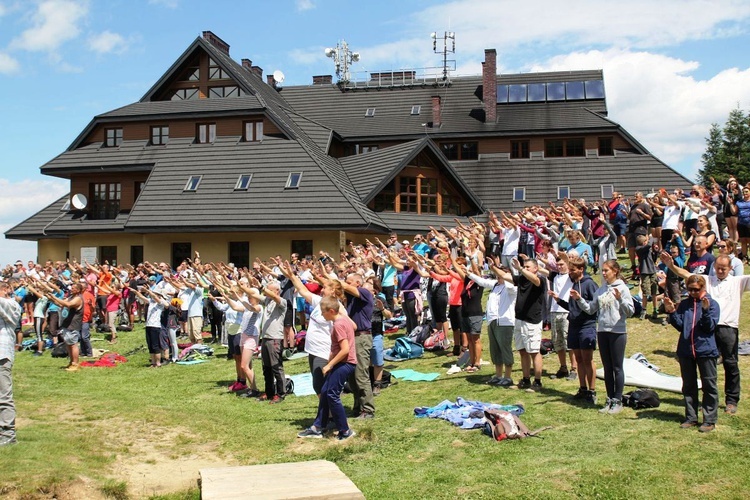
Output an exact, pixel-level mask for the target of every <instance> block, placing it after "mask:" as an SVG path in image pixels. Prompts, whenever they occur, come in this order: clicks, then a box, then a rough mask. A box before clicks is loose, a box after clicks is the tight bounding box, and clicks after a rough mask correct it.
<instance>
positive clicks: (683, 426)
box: [680, 420, 698, 429]
mask: <svg viewBox="0 0 750 500" xmlns="http://www.w3.org/2000/svg"><path fill="white" fill-rule="evenodd" d="M693 427H698V422H695V421H693V420H685V421H684V422H683V423H681V424H680V429H692V428H693Z"/></svg>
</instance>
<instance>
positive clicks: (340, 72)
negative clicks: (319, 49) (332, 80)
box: [325, 40, 359, 83]
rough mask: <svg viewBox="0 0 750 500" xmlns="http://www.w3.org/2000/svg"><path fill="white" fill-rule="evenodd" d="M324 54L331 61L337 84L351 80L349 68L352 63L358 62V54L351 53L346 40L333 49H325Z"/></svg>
mask: <svg viewBox="0 0 750 500" xmlns="http://www.w3.org/2000/svg"><path fill="white" fill-rule="evenodd" d="M325 54H326V57H330V58H331V59H333V63H334V65H335V66H336V78H338V79H339V83H348V82H349V81H350V80H351V73H350V71H349V67H350V66H351V65H352V63H355V62H357V61H359V52H352V51H351V50H349V45H348V44H347V43H346V40H341V41H340V42H339V43H337V44H336V47H335V48H329V49H326V50H325Z"/></svg>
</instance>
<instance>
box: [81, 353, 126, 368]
mask: <svg viewBox="0 0 750 500" xmlns="http://www.w3.org/2000/svg"><path fill="white" fill-rule="evenodd" d="M127 361H128V360H127V358H126V357H125V356H121V355H119V354H117V353H116V352H108V353H107V354H105V355H104V356H102V357H101V358H99V359H97V360H96V361H82V362H81V366H86V367H89V368H114V367H115V366H117V365H118V364H119V363H127Z"/></svg>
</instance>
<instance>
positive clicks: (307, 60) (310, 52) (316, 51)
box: [289, 47, 325, 65]
mask: <svg viewBox="0 0 750 500" xmlns="http://www.w3.org/2000/svg"><path fill="white" fill-rule="evenodd" d="M324 50H325V49H324V48H323V47H309V48H306V49H294V50H292V51H290V52H289V58H290V59H291V60H292V61H294V62H295V63H297V64H305V65H310V64H315V63H316V62H320V60H321V59H322V58H323V57H325V56H324V55H323V51H324Z"/></svg>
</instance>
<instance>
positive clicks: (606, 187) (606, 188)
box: [602, 184, 615, 200]
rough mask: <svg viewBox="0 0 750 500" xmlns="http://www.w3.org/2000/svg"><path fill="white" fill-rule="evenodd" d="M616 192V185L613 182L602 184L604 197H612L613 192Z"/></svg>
mask: <svg viewBox="0 0 750 500" xmlns="http://www.w3.org/2000/svg"><path fill="white" fill-rule="evenodd" d="M614 192H615V187H614V186H613V185H612V184H602V199H603V200H608V199H610V198H612V193H614Z"/></svg>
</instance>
